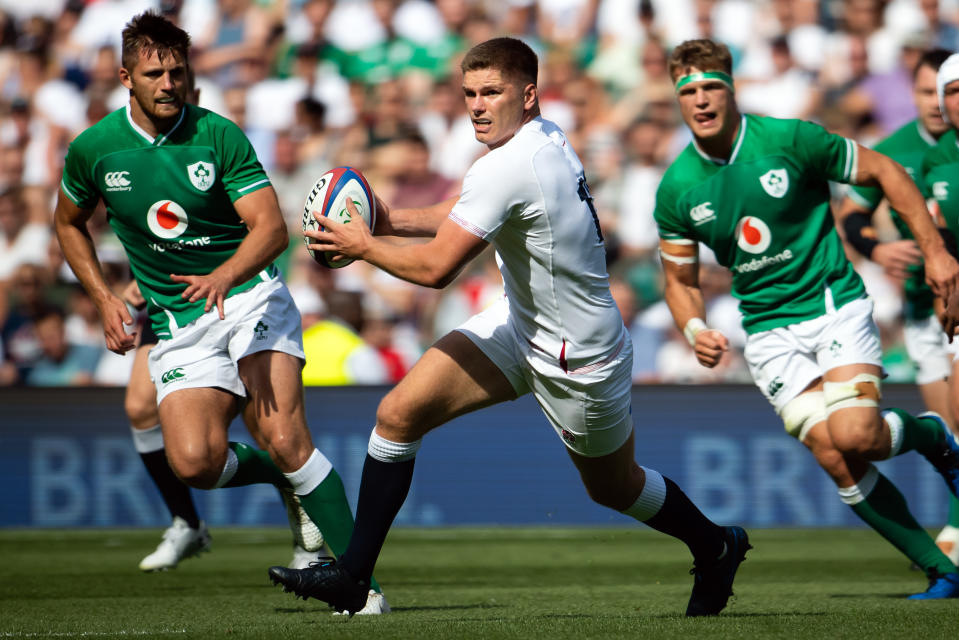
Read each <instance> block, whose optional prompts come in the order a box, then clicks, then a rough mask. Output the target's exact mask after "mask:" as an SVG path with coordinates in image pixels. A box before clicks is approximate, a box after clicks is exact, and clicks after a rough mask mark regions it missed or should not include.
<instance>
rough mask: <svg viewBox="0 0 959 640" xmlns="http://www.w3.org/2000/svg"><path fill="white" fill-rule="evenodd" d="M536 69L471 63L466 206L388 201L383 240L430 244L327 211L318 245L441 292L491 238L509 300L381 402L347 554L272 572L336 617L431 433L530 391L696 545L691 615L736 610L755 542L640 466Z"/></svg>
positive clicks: (504, 48) (475, 59)
mask: <svg viewBox="0 0 959 640" xmlns="http://www.w3.org/2000/svg"><path fill="white" fill-rule="evenodd" d="M537 65H538V61H537V58H536V55H535V54H534V53H533V51H532V50H531V49H530V48H529V47H528V46H526V45H525V44H523V43H522V42H521V41H519V40H515V39H512V38H496V39H493V40H488V41H486V42H483V43H481V44H479V45H477V46H475V47H474V48H473V49H471V50H470V51H469V52H468V53H467V55H466V57H465V58H464V60H463V62H462V64H461V68H462V70H463V74H464V75H463V92H464V97H465V100H466V107H467V109H468V111H469V115H470V118H471V119H472V121H473V127H474V130H475V134H476V138H477V139H478V140H479V141H480V142H482V143H484V144H486V145H487V147H488V148H489V149H490V151H489V153H488V154H487V155H485V156H484V157H482V158H480V159H479V160H477V161H476V163H474V164H473V166H472V167H471V168H470V170H469V172H468V173H467V174H466V178H465V180H464V182H463V189H462V192H461V194H460V195H459V196H458V197H456V198H452V199H450V200H447V201H445V202H442V203H440V204H437V205H435V206H432V207H428V208H425V209H416V210H389V209H388V208H387V207H386V206H385V205H384V204H383V203H379V204H378V207H379V212H380V213H379V215H377V228H376V233H377V234H378V235H380V234H382V235H400V236H424V237H430V238H432V239H431V240H430V241H428V242H426V243H424V244H408V245H404V246H399V245H396V244H392V243H387V242H384V241H382V240H380V239H378V238H376V237H374V236H373V235H372V234H371V233H370V231H369V229H368V228H366V227H365V226H364V225H340V224H335V223H333V222H328V221H327V220H326V219H325V218H322V217H320V216H317V219H318V220H320V222H321V223H323V226H324V227H325V228H326V230H325V231H316V232H312V231H311V232H308V233H307V235H308V236H309V237H310V238H311V245H310V246H311V248H312V249H314V250H323V251H336V252H339V253H340V254H342V255H344V256H349V257H353V258H360V259H364V260H366V261H367V262H369V263H371V264H373V265H376V266H377V267H380V268H381V269H383V270H385V271H387V272H389V273H391V274H393V275H395V276H397V277H400V278H403V279H404V280H408V281H410V282H413V283H417V284H421V285H425V286H429V287H437V288H438V287H443V286H446V285H447V284H448V283H450V282H451V281H452V280H453V279H454V278H455V277H456V275H457V274H458V273H459V272H460V270H461V269H462V268H463V267H464V265H466V264H467V263H468V262H469V261H470V260H471V259H473V258H474V257H476V256H477V255H479V254H480V252H482V251H483V250H484V249H485V248H486V247H487V246H488V245H490V244H492V245H493V247H494V248H495V249H496V253H497V261H498V264H499V267H500V271H501V272H502V275H503V280H504V283H505V289H506V296H505V298H504V299H502V300H501V301H500V302H499V303H498V304H495V305H494V306H492V307H491V308H489V309H487V310H485V311H483V312H481V313H480V314H478V315H476V316H474V317H473V318H471V319H469V320H468V321H467V322H465V323H464V324H463V325H462V326H460V327H459V328H458V329H456V330H454V331H452V332H450V333H449V334H447V335H446V336H444V337H443V338H441V339H440V340H439V341H437V343H436V344H435V345H433V347H432V348H430V349H429V350H428V351H427V352H426V353H425V354H424V355H423V357H422V358H421V359H420V360H419V362H417V364H416V365H415V366H414V367H413V368H412V370H411V371H410V372H409V373H408V374H407V375H406V377H405V378H403V380H402V381H401V382H400V383H399V384H398V385H397V386H396V387H395V388H394V389H393V390H392V391H391V392H390V393H389V394H387V396H386V397H385V398H384V399H383V401H382V402H381V404H380V406H379V408H378V410H377V413H376V426H375V428H374V429H373V433H372V435H371V436H370V441H369V447H368V455H367V457H366V463H365V465H364V468H363V476H362V481H361V486H360V495H359V502H358V505H357V520H356V526H355V528H354V533H353V536H352V538H351V539H350V544H349V546H348V547H347V550H346V552H345V553H344V554H343V555H342V556H341V557H340V558H339V560H337V561H335V562H334V561H332V560H331V561H329V562H326V563H324V564H321V565H319V566H315V567H311V568H308V569H304V570H292V569H288V568H286V567H272V568H271V569H270V576H271V578H272V579H273V581H274V582H276V583H280V584H282V585H283V586H284V587H285V588H286V590H287V591H293V592H294V593H296V594H297V595H300V596H303V597H314V598H317V599H319V600H323V601H325V602H327V603H329V604H332V605H333V606H334V607H336V608H337V609H338V610H343V609H345V610H347V611H350V612H353V611H357V610H358V609H359V608H361V607H362V606H363V603H364V601H365V595H364V594H365V593H366V590H367V588H368V584H369V577H370V575H371V574H372V571H373V567H374V565H375V563H376V559H377V556H378V555H379V552H380V549H381V547H382V545H383V541H384V539H385V538H386V534H387V531H388V530H389V528H390V525H391V524H392V521H393V519H394V517H395V516H396V513H397V512H398V511H399V509H400V506H401V505H402V504H403V502H404V500H405V499H406V495H407V492H408V491H409V488H410V484H411V481H412V474H413V464H414V460H415V456H416V452H417V450H418V449H419V447H420V443H421V439H422V438H423V436H424V435H425V434H426V433H427V432H429V431H430V430H431V429H433V428H435V427H438V426H440V425H442V424H444V423H446V422H447V421H449V420H451V419H452V418H454V417H456V416H458V415H462V414H464V413H467V412H470V411H474V410H476V409H480V408H482V407H486V406H489V405H492V404H495V403H499V402H503V401H506V400H513V399H515V398H516V397H518V396H521V395H523V394H526V393H532V394H533V395H534V397H535V398H536V400H537V402H538V403H539V405H540V407H541V408H542V410H543V413H544V414H545V415H546V418H547V420H548V421H549V423H550V424H551V425H552V427H553V429H554V430H555V431H556V433H557V435H558V436H559V437H560V438H561V439H562V442H563V443H564V444H565V446H566V448H567V451H568V453H569V455H570V457H571V458H572V460H573V463H574V464H575V465H576V467H577V469H578V470H579V472H580V475H581V477H582V480H583V484H584V485H585V486H586V491H587V493H588V494H589V496H590V497H591V498H592V499H593V500H595V501H596V502H597V503H599V504H601V505H604V506H606V507H609V508H611V509H615V510H617V511H620V512H622V513H624V514H626V515H629V516H631V517H633V518H635V519H636V520H639V521H642V522H645V523H646V524H648V525H649V526H651V527H652V528H654V529H657V530H659V531H662V532H664V533H667V534H669V535H672V536H675V537H677V538H679V539H680V540H682V541H683V542H685V543H686V544H687V545H688V546H689V548H690V550H691V552H692V554H693V558H694V562H695V570H694V574H695V581H694V586H693V591H692V595H691V597H690V600H689V604H688V606H687V610H686V614H687V615H689V616H699V615H715V614H717V613H719V611H720V610H722V609H723V607H725V606H726V602H727V600H728V598H729V596H730V594H731V593H732V583H733V578H734V576H735V573H736V569H737V568H738V566H739V564H740V563H741V562H742V560H743V558H744V555H745V553H746V550H747V549H748V548H749V543H748V539H747V536H746V533H745V531H743V529H742V528H740V527H720V526H718V525H716V524H714V523H713V522H711V521H710V520H708V519H707V518H706V517H705V516H703V515H702V513H700V511H699V509H697V508H696V506H695V505H693V503H692V502H691V501H690V500H689V499H688V498H687V497H686V495H685V494H684V493H683V492H682V491H681V490H680V488H679V487H678V486H677V485H676V484H675V483H674V482H672V481H671V480H669V479H667V478H664V477H663V476H662V475H661V474H660V473H658V472H657V471H655V470H653V469H650V468H646V467H641V466H639V465H638V464H637V463H636V462H635V460H634V454H633V423H632V418H631V415H630V390H631V380H630V369H631V366H632V345H631V343H630V340H629V334H628V333H627V332H626V329H625V327H624V326H623V321H622V318H621V316H620V314H619V312H618V310H617V308H616V306H615V304H614V302H613V298H612V296H611V295H610V292H609V283H608V278H607V273H606V256H605V250H604V245H603V239H602V234H601V232H600V228H599V223H598V221H597V219H596V214H595V211H594V209H593V206H592V202H591V197H590V194H589V190H588V188H587V186H586V180H585V177H584V174H583V167H582V164H581V163H580V161H579V158H578V157H577V156H576V153H575V152H574V151H573V149H572V148H571V147H570V144H569V142H568V141H567V139H566V137H565V135H564V134H563V132H562V131H561V130H560V129H559V128H558V127H557V126H556V125H555V124H553V123H552V122H549V121H547V120H543V119H542V118H541V117H540V111H539V103H538V91H537V87H536V76H537Z"/></svg>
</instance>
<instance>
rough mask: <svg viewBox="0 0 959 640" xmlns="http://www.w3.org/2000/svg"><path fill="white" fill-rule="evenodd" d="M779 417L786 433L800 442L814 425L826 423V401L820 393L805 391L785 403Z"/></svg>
mask: <svg viewBox="0 0 959 640" xmlns="http://www.w3.org/2000/svg"><path fill="white" fill-rule="evenodd" d="M779 417H781V418H782V419H783V425H784V426H785V427H786V433H788V434H789V435H791V436H792V437H794V438H796V439H797V440H799V441H800V442H802V441H803V440H804V439H805V438H806V434H807V433H809V430H810V429H812V428H813V426H814V425H817V424H819V423H820V422H825V421H826V400H825V398H824V394H823V392H822V391H807V392H805V393H800V394H799V395H798V396H796V397H795V398H793V399H792V400H790V401H789V402H787V403H786V406H784V407H783V409H782V411H781V412H780V413H779Z"/></svg>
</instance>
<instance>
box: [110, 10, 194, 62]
mask: <svg viewBox="0 0 959 640" xmlns="http://www.w3.org/2000/svg"><path fill="white" fill-rule="evenodd" d="M189 51H190V34H188V33H187V32H186V31H184V30H183V29H181V28H180V27H178V26H176V25H175V24H173V23H172V22H170V21H169V20H167V19H166V18H164V17H163V16H161V15H159V14H158V13H154V12H153V11H146V12H144V13H141V14H140V15H138V16H134V17H133V19H132V20H130V22H128V23H127V25H126V26H125V27H124V28H123V53H122V57H121V64H123V67H124V68H125V69H128V70H129V69H132V68H133V67H134V66H135V65H136V63H137V61H139V59H140V53H141V52H142V53H146V54H147V55H149V54H151V53H153V52H156V54H157V56H158V57H159V58H160V60H161V61H162V60H163V58H165V57H166V56H167V55H172V56H173V57H174V58H176V59H178V60H182V61H183V63H184V64H187V62H188V54H189Z"/></svg>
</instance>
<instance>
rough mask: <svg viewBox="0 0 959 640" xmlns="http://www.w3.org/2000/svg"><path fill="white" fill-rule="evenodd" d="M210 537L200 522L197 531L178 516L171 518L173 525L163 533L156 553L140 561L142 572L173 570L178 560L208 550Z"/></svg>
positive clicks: (204, 525)
mask: <svg viewBox="0 0 959 640" xmlns="http://www.w3.org/2000/svg"><path fill="white" fill-rule="evenodd" d="M210 543H211V537H210V532H209V531H208V530H207V528H206V524H204V523H203V522H202V521H201V522H200V528H199V529H191V528H190V525H188V524H187V523H186V520H184V519H183V518H181V517H179V516H175V517H174V518H173V524H171V525H170V527H169V528H168V529H167V530H166V531H164V532H163V540H161V541H160V544H159V546H158V547H157V548H156V551H154V552H153V553H151V554H150V555H148V556H147V557H145V558H144V559H143V560H141V561H140V569H141V570H142V571H165V570H167V569H175V568H176V566H177V564H179V562H180V560H184V559H186V558H190V557H193V556H196V555H199V554H200V553H202V552H204V551H209V550H210Z"/></svg>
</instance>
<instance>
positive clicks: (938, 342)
mask: <svg viewBox="0 0 959 640" xmlns="http://www.w3.org/2000/svg"><path fill="white" fill-rule="evenodd" d="M902 337H903V341H904V342H905V343H906V353H908V354H909V359H910V360H912V361H913V362H914V363H915V365H916V369H917V370H916V384H929V383H930V382H936V381H937V380H945V379H946V378H948V377H949V374H950V373H951V372H952V361H953V359H954V358H955V357H956V356H957V354H959V339H956V338H953V340H952V344H949V339H948V338H947V337H946V332H945V331H943V330H942V325H941V324H939V319H938V318H936V316H934V315H932V316H929V317H928V318H926V319H924V320H906V323H905V326H904V327H903V330H902Z"/></svg>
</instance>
